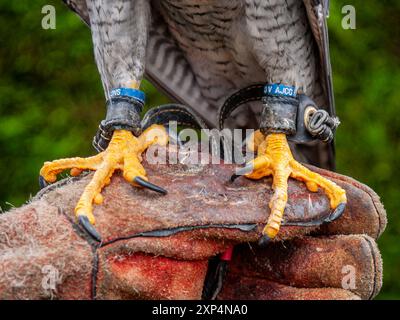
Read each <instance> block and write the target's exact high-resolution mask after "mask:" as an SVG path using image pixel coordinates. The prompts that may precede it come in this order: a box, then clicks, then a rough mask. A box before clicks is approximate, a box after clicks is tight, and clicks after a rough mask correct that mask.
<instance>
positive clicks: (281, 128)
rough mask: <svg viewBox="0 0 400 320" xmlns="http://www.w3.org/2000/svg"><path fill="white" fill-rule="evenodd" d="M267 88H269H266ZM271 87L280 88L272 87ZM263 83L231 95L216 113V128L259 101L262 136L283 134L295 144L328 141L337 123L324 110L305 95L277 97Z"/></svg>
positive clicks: (336, 120) (335, 119) (221, 127)
mask: <svg viewBox="0 0 400 320" xmlns="http://www.w3.org/2000/svg"><path fill="white" fill-rule="evenodd" d="M267 87H268V86H267ZM274 88H279V85H278V86H275V87H274ZM265 89H266V85H265V84H263V83H262V84H255V85H251V86H249V87H246V88H244V89H241V90H239V91H237V92H235V93H234V94H232V95H231V96H230V97H229V98H228V99H226V101H225V103H224V104H223V105H222V107H221V108H220V111H219V118H218V124H219V129H220V130H222V129H223V128H224V123H225V121H226V119H227V118H228V117H229V115H230V114H231V113H232V112H233V111H234V110H235V109H236V108H238V107H239V106H240V105H242V104H244V103H247V102H251V101H260V102H262V103H263V111H262V114H261V119H260V130H261V132H263V133H264V134H269V133H273V132H275V133H285V134H287V136H288V140H290V141H293V142H295V143H297V144H305V143H309V142H311V141H314V140H316V139H319V140H321V141H324V142H330V141H332V139H333V136H334V132H335V129H336V128H337V126H338V124H339V123H340V122H339V120H338V119H337V118H336V117H331V116H330V115H329V114H328V113H327V112H326V111H325V110H322V109H319V108H318V107H317V106H316V104H315V103H314V101H312V100H311V99H310V98H309V97H307V96H306V95H304V94H298V95H297V96H295V95H292V96H289V95H286V96H283V95H281V96H279V95H276V94H275V95H274V94H269V91H268V90H267V91H266V90H265Z"/></svg>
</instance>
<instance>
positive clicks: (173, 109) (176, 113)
mask: <svg viewBox="0 0 400 320" xmlns="http://www.w3.org/2000/svg"><path fill="white" fill-rule="evenodd" d="M169 122H176V123H177V124H178V125H181V126H185V127H189V128H194V129H207V128H208V127H207V125H206V123H205V122H204V120H203V119H202V118H201V116H199V115H197V114H196V113H195V112H194V111H193V110H191V109H190V108H189V107H186V106H184V105H181V104H173V103H171V104H165V105H162V106H158V107H155V108H152V109H150V110H149V111H148V112H147V113H146V114H145V115H144V117H143V120H142V122H141V126H142V129H143V130H145V129H147V128H148V127H150V126H151V125H152V124H161V125H167V124H168V123H169Z"/></svg>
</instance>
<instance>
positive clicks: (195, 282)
mask: <svg viewBox="0 0 400 320" xmlns="http://www.w3.org/2000/svg"><path fill="white" fill-rule="evenodd" d="M145 167H146V169H147V172H148V176H149V180H150V181H152V182H153V183H156V184H158V185H160V186H162V187H165V188H166V189H168V191H169V194H168V195H167V196H160V195H158V194H154V193H152V192H150V191H148V190H143V189H138V188H136V187H132V186H131V185H129V184H128V183H126V182H125V181H124V180H123V178H122V177H120V176H119V175H115V176H114V177H113V178H112V183H111V184H110V185H109V186H107V187H106V188H105V189H104V191H103V195H104V203H103V205H98V206H95V210H94V215H95V217H96V228H97V230H98V231H99V232H100V234H101V235H102V237H103V242H102V243H97V242H95V241H93V240H92V239H91V238H90V237H89V236H88V235H87V234H86V233H84V232H83V231H82V230H80V228H79V226H77V225H76V223H75V217H74V213H73V208H74V206H75V205H76V202H77V200H78V198H79V196H80V194H81V192H82V190H83V188H84V186H85V185H86V183H87V182H88V181H89V179H90V177H91V174H89V175H86V176H83V177H81V178H72V179H69V180H64V181H61V182H59V183H57V184H55V185H51V186H49V187H48V188H46V189H44V190H43V191H42V192H40V193H39V194H38V195H37V196H36V197H35V198H34V199H33V201H32V202H31V203H29V204H27V205H25V206H23V207H21V208H18V209H14V210H11V211H9V212H7V213H4V214H2V215H0V298H3V299H4V298H7V299H42V298H59V299H92V298H97V299H199V298H200V297H201V293H202V287H203V281H204V278H205V275H206V272H207V266H208V260H209V258H211V257H213V256H216V255H218V254H219V253H221V252H224V251H225V250H226V249H227V248H229V247H231V246H233V245H239V244H241V245H240V246H239V247H236V248H235V251H234V259H233V260H232V262H230V266H229V272H228V276H227V280H226V281H225V284H224V288H223V290H222V291H221V293H220V296H219V298H221V299H243V298H249V297H250V298H254V299H274V298H281V299H295V298H297V299H301V298H318V299H319V298H338V299H343V298H346V299H347V298H371V297H373V296H374V295H375V294H376V293H377V292H378V291H379V289H380V286H381V278H382V276H381V271H382V270H381V269H382V267H381V260H380V256H379V251H378V250H377V247H376V245H375V241H374V239H376V238H377V237H378V236H379V235H380V234H381V232H382V231H383V229H384V227H385V225H386V216H385V212H384V210H383V207H382V205H381V204H380V202H379V198H378V197H377V195H376V194H375V193H374V192H373V191H372V190H371V189H369V188H368V187H366V186H365V185H362V184H360V183H359V182H356V181H354V180H352V179H349V178H347V177H344V176H341V175H337V174H334V173H330V172H327V171H324V170H320V169H315V168H313V169H315V170H318V171H319V172H320V173H322V174H324V175H325V176H328V177H329V178H331V179H332V180H334V181H335V182H336V183H338V184H339V185H341V186H342V187H344V188H345V189H346V191H347V195H348V200H349V205H348V207H347V209H346V210H345V213H344V214H343V216H342V217H341V218H340V219H338V220H337V221H335V222H333V223H330V224H327V225H326V224H324V223H323V221H324V220H325V219H326V218H327V217H329V214H330V210H329V208H328V201H327V198H326V197H325V195H324V194H323V193H322V192H318V193H310V192H309V191H307V190H306V188H305V186H304V185H303V184H301V183H299V182H296V181H293V180H290V182H289V199H290V200H289V206H288V208H287V210H286V216H285V224H284V226H283V227H282V230H281V232H280V234H279V237H278V238H277V239H276V241H275V242H274V243H272V244H270V245H269V246H268V247H267V248H266V249H258V248H257V244H256V242H257V240H258V238H259V236H260V231H261V228H262V226H263V223H264V222H265V221H266V220H267V218H268V214H269V208H268V205H267V204H268V201H269V199H270V197H271V195H272V190H271V187H270V186H271V181H270V179H263V180H260V181H251V180H247V179H244V178H241V179H238V180H237V181H236V182H235V183H234V184H229V183H228V182H227V181H228V178H229V177H230V175H231V173H232V171H233V168H234V166H233V165H214V166H212V165H205V166H200V165H184V164H179V165H171V166H164V165H149V164H145ZM353 234H355V235H356V236H351V235H353ZM358 234H363V235H358ZM345 235H347V236H345ZM292 239H293V240H292ZM282 240H283V241H284V242H281V241H282ZM367 243H370V245H367ZM250 247H251V248H252V249H251V250H250V251H249V250H248V248H250ZM318 248H320V249H321V250H322V251H318V250H319V249H318ZM368 248H369V249H368ZM253 249H254V250H253ZM272 257H273V259H272ZM271 259H272V260H271ZM344 263H346V264H350V265H354V266H355V268H356V270H357V277H358V278H357V279H360V280H357V289H355V290H343V289H342V288H341V287H340V286H341V283H340V275H341V266H342V265H343V264H344ZM46 265H50V266H51V267H53V268H55V269H56V270H57V272H58V273H59V275H60V279H59V281H58V282H57V285H56V288H55V289H53V290H49V289H46V288H47V286H46V285H45V286H43V281H45V282H46V281H47V280H46V279H47V278H46V276H47V275H48V274H47V273H46V270H47V269H43V268H44V267H45V266H46ZM188 279H190V281H188ZM306 288H312V290H311V291H306ZM321 288H323V289H321ZM328 288H331V289H332V288H334V290H333V291H332V290H330V289H328ZM319 289H321V290H320V291H318V290H319ZM271 292H272V293H273V294H272V293H271ZM250 293H251V294H250Z"/></svg>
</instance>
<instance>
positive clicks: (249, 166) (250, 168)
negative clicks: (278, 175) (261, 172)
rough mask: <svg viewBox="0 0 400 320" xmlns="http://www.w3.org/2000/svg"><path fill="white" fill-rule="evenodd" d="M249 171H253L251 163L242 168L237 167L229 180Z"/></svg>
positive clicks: (233, 179) (232, 180)
mask: <svg viewBox="0 0 400 320" xmlns="http://www.w3.org/2000/svg"><path fill="white" fill-rule="evenodd" d="M251 172H253V165H251V164H250V165H247V166H245V167H243V168H240V169H237V170H236V173H235V174H233V175H232V176H231V178H230V181H231V182H234V181H235V180H236V179H237V178H239V177H241V176H243V175H245V174H248V173H251Z"/></svg>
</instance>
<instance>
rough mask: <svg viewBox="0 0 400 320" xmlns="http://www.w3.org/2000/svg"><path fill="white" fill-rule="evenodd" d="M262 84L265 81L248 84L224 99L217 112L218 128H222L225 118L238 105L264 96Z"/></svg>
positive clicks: (259, 99)
mask: <svg viewBox="0 0 400 320" xmlns="http://www.w3.org/2000/svg"><path fill="white" fill-rule="evenodd" d="M264 86H265V83H258V84H254V85H251V86H248V87H246V88H243V89H241V90H239V91H237V92H235V93H234V94H232V95H231V96H230V97H229V98H228V99H226V100H225V103H224V104H223V105H222V107H221V108H220V109H219V114H218V125H219V129H220V130H222V129H223V128H224V123H225V120H226V119H227V118H228V117H229V115H230V114H231V113H232V112H233V111H234V110H235V109H236V108H238V107H239V106H240V105H242V104H244V103H246V102H251V101H261V99H262V98H263V97H264V96H265V94H264Z"/></svg>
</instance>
